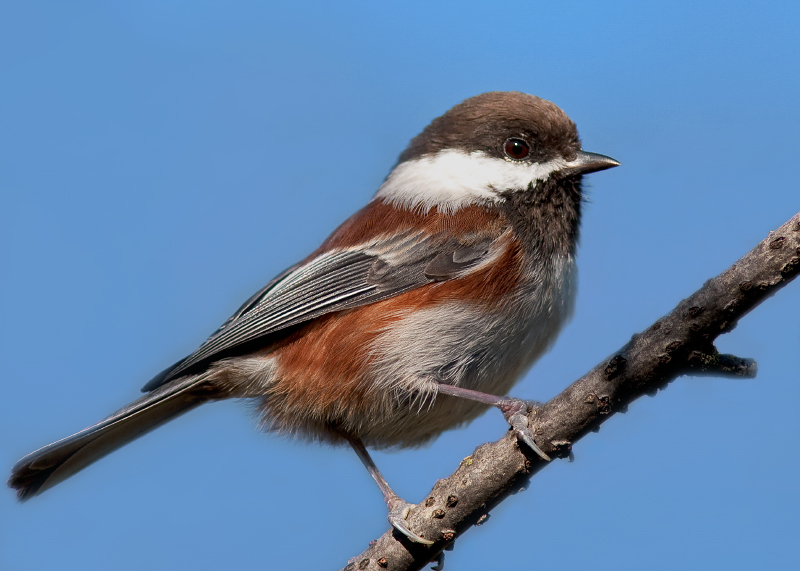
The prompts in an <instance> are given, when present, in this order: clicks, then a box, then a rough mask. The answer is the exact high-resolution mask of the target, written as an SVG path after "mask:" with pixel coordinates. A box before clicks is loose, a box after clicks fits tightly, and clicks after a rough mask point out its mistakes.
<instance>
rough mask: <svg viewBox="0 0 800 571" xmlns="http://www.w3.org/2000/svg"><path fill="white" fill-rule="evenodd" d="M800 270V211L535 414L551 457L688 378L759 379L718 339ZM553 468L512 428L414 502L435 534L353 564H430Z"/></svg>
mask: <svg viewBox="0 0 800 571" xmlns="http://www.w3.org/2000/svg"><path fill="white" fill-rule="evenodd" d="M798 273H800V214H797V215H795V216H794V217H793V218H791V219H790V220H789V221H788V222H787V223H786V224H784V225H783V226H781V227H780V228H779V229H778V230H776V231H775V232H771V233H770V234H769V236H767V238H766V239H765V240H763V241H762V242H761V243H759V244H758V245H757V246H756V247H755V248H753V249H752V250H751V251H750V252H749V253H748V254H746V255H745V256H744V257H743V258H741V259H740V260H739V261H738V262H736V263H735V264H734V265H732V266H731V267H730V268H728V269H727V270H725V271H724V272H723V273H721V274H720V275H718V276H717V277H715V278H713V279H710V280H708V281H707V282H706V283H705V284H704V285H703V287H701V288H700V289H699V290H698V291H697V292H695V293H694V294H693V295H691V296H690V297H688V298H686V299H684V300H683V301H681V302H680V303H679V304H678V306H677V307H676V308H675V309H674V310H673V311H672V312H670V313H669V314H668V315H666V316H664V317H662V318H661V319H659V320H658V321H656V322H655V323H654V324H653V325H651V326H650V327H649V328H647V330H645V331H644V332H643V333H639V334H636V335H634V336H633V337H632V338H631V340H630V341H629V342H628V343H627V344H626V345H625V346H624V347H622V348H621V349H620V350H619V351H617V352H616V353H614V355H613V356H612V357H611V358H610V359H608V360H606V361H604V362H602V363H600V364H599V365H597V366H596V367H595V368H594V369H592V371H590V372H589V373H588V374H586V375H585V376H583V377H581V378H580V379H578V380H577V381H576V382H574V383H573V384H572V385H570V386H569V387H567V389H565V390H564V391H563V392H562V393H561V394H559V395H558V396H556V397H555V398H554V399H552V400H551V401H549V402H548V403H546V404H544V405H543V406H541V407H540V408H538V409H536V410H535V411H533V413H532V414H531V415H530V418H529V420H530V422H531V423H532V427H533V429H534V434H535V435H536V441H537V443H538V444H540V446H541V447H542V449H543V450H544V451H545V452H547V453H548V454H550V455H551V456H558V457H562V458H563V457H567V456H569V453H570V449H571V446H572V443H573V442H576V441H577V440H579V439H580V438H581V437H582V436H584V435H585V434H587V433H588V432H590V431H592V430H596V429H597V428H598V427H599V426H600V425H601V424H602V423H603V422H605V421H606V420H607V419H608V418H610V417H611V416H612V415H614V414H615V413H617V412H624V411H625V409H626V407H627V406H628V404H630V403H631V402H632V401H634V400H635V399H637V398H639V397H640V396H642V395H644V394H655V393H656V392H657V391H658V390H659V389H663V388H664V387H665V386H666V385H667V384H668V383H669V382H670V381H672V380H673V379H675V378H676V377H678V376H681V375H695V376H697V375H713V376H724V377H748V378H749V377H753V376H755V374H756V364H755V362H754V361H752V360H751V359H743V358H740V357H736V356H733V355H724V354H720V353H719V352H718V351H717V349H716V347H714V340H715V339H716V338H717V337H718V336H719V335H721V334H723V333H727V332H729V331H731V330H732V329H733V328H734V327H735V326H736V324H737V322H738V321H739V319H741V318H742V317H743V316H744V315H746V314H747V313H748V312H749V311H750V310H751V309H753V308H754V307H755V306H756V305H758V304H759V303H761V302H762V301H764V300H765V299H767V298H768V297H770V296H772V295H773V294H774V293H775V292H776V291H778V290H779V289H780V288H782V287H783V286H784V285H786V284H787V283H789V282H790V281H791V280H792V279H794V278H795V277H796V276H797V274H798ZM546 465H547V463H546V462H544V461H543V460H541V459H540V458H539V457H538V456H536V455H535V454H534V453H532V452H530V451H528V450H521V449H520V448H519V446H518V445H517V443H516V439H515V438H514V437H513V436H512V435H511V434H507V435H506V436H505V437H504V438H502V439H500V440H499V441H497V442H493V443H489V444H484V445H482V446H480V447H478V448H477V449H476V450H475V453H474V454H473V455H472V456H470V457H468V458H466V459H464V460H463V461H462V462H461V465H460V466H459V467H458V469H457V470H456V471H455V472H454V473H453V474H452V475H451V476H450V477H448V478H446V479H444V480H439V481H438V482H437V483H436V485H435V486H434V487H433V490H431V492H430V494H428V498H427V499H426V500H425V501H424V502H422V503H421V504H419V505H418V506H417V507H416V508H414V509H413V510H412V512H411V514H410V515H409V524H410V527H411V528H412V529H414V530H415V532H417V533H420V534H421V535H422V536H424V537H427V538H439V539H438V541H437V542H436V544H435V545H433V546H432V547H426V546H423V545H418V544H413V543H410V542H409V541H408V540H406V539H405V538H403V537H398V534H396V533H393V532H392V531H388V532H386V533H385V534H384V535H383V536H381V537H380V538H379V539H378V540H377V541H374V542H372V543H371V544H370V547H369V548H368V549H367V550H366V551H364V552H363V553H361V554H360V555H358V556H357V557H354V558H353V559H351V560H350V562H349V563H348V565H347V567H346V568H345V569H347V570H348V571H350V570H356V569H358V570H363V569H375V570H384V569H389V570H392V571H395V570H404V569H420V568H422V567H424V566H425V565H426V564H428V563H430V562H431V561H435V560H436V559H437V558H438V557H439V555H440V554H441V552H442V550H443V549H446V548H447V546H449V545H450V544H451V543H452V542H453V541H454V540H455V539H456V538H457V537H458V536H459V535H460V534H462V533H463V532H464V531H465V530H466V529H468V528H469V527H470V526H472V525H480V524H481V523H482V522H483V521H485V519H486V518H487V517H488V514H489V511H490V510H491V509H492V508H493V507H494V506H495V505H497V504H498V503H499V502H501V501H502V500H503V499H505V498H506V497H507V496H508V495H509V494H511V493H513V492H515V491H517V490H520V489H522V488H524V487H526V486H527V484H528V481H529V479H530V477H531V476H532V475H533V474H535V473H536V472H538V471H539V470H540V469H542V468H543V467H545V466H546Z"/></svg>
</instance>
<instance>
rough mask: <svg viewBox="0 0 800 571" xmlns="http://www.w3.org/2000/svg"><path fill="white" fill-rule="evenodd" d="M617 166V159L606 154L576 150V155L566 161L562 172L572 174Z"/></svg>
mask: <svg viewBox="0 0 800 571" xmlns="http://www.w3.org/2000/svg"><path fill="white" fill-rule="evenodd" d="M618 166H619V161H616V160H614V159H612V158H611V157H607V156H606V155H601V154H599V153H587V152H586V151H578V156H577V157H575V159H574V160H571V161H570V162H568V163H567V166H566V168H564V169H563V171H562V172H566V173H569V174H572V175H575V174H588V173H590V172H597V171H604V170H606V169H610V168H614V167H618Z"/></svg>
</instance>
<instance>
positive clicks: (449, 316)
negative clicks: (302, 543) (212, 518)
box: [9, 92, 619, 543]
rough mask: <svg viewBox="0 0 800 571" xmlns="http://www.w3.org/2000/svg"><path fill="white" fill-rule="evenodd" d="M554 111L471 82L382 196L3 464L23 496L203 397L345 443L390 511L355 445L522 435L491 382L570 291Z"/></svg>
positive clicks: (588, 162) (392, 514)
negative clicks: (144, 376)
mask: <svg viewBox="0 0 800 571" xmlns="http://www.w3.org/2000/svg"><path fill="white" fill-rule="evenodd" d="M618 164H619V163H617V162H616V161H615V160H613V159H611V158H609V157H606V156H603V155H598V154H593V153H587V152H584V151H582V150H581V145H580V140H579V138H578V132H577V130H576V128H575V124H574V123H573V122H572V121H571V120H570V119H569V118H568V117H567V116H566V114H564V112H563V111H561V109H559V108H558V107H556V106H555V105H553V104H552V103H550V102H549V101H545V100H543V99H540V98H538V97H534V96H532V95H526V94H523V93H517V92H508V93H505V92H493V93H484V94H483V95H478V96H476V97H472V98H470V99H467V100H466V101H464V102H463V103H460V104H459V105H456V106H455V107H453V108H452V109H450V110H449V111H448V112H447V113H445V114H444V115H442V116H441V117H438V118H436V119H434V120H433V122H432V123H431V124H430V125H428V127H426V128H425V130H424V131H423V132H422V133H421V134H420V135H418V136H417V137H415V138H414V139H413V140H412V141H411V143H410V144H409V145H408V148H407V149H406V150H405V151H403V153H402V154H401V155H400V158H399V161H398V163H397V165H396V166H395V167H394V169H393V170H392V172H391V173H390V174H389V176H388V177H387V178H386V181H385V182H384V183H383V184H382V185H381V187H380V189H379V190H378V192H377V194H376V195H375V196H374V198H373V199H372V200H371V201H370V202H369V204H367V205H366V206H365V207H364V208H362V209H361V210H359V211H358V212H356V213H355V214H354V215H353V216H351V217H350V218H349V219H348V220H346V221H345V222H344V224H342V225H341V226H340V227H339V228H338V229H336V231H334V232H333V234H331V236H330V237H328V239H327V240H325V241H324V242H323V243H322V245H321V246H320V247H319V248H318V249H317V250H316V251H314V252H313V253H311V254H310V255H309V256H308V257H307V258H305V259H304V260H302V261H301V262H300V263H298V264H297V265H295V266H292V267H291V268H289V269H288V270H286V271H284V272H283V273H281V274H280V275H279V276H277V277H276V278H275V279H273V280H272V281H271V282H269V283H268V284H267V285H266V286H265V287H264V288H263V289H262V290H261V291H259V292H258V293H256V294H255V295H254V296H253V297H251V298H250V299H249V300H248V301H247V302H246V303H245V304H244V305H243V306H242V307H241V308H240V309H239V310H238V311H237V312H236V313H235V314H234V315H233V316H232V317H231V318H230V319H229V320H228V321H226V322H225V323H224V324H223V325H222V327H220V328H219V329H218V330H217V331H216V332H215V333H214V334H213V335H211V337H209V338H208V340H207V341H206V342H205V343H203V344H202V345H201V346H200V348H199V349H197V351H195V352H194V353H192V354H191V355H189V356H188V357H186V358H185V359H183V360H181V361H179V362H178V363H176V364H175V365H173V366H172V367H170V368H168V369H166V370H165V371H163V372H162V373H160V374H159V375H157V376H156V377H155V378H154V379H153V380H151V381H150V382H149V383H147V385H146V386H145V387H144V389H143V390H144V391H145V392H146V393H147V394H146V395H145V396H143V397H142V398H140V399H138V400H136V401H134V402H132V403H131V404H129V405H128V406H126V407H125V408H123V409H121V410H119V411H117V412H115V413H114V414H112V415H111V416H109V417H108V418H106V419H105V420H103V421H101V422H99V423H98V424H95V425H94V426H91V427H89V428H87V429H85V430H82V431H81V432H78V433H77V434H74V435H72V436H69V437H67V438H65V439H63V440H59V441H58V442H56V443H54V444H50V445H49V446H45V447H44V448H41V449H39V450H37V451H36V452H33V453H32V454H30V455H28V456H26V457H25V458H23V459H22V460H20V461H19V462H18V463H17V465H16V466H14V469H13V473H12V475H11V479H10V480H9V485H10V486H11V487H12V488H15V489H16V490H17V494H18V496H19V498H21V499H25V498H28V497H31V496H34V495H36V494H39V493H41V492H43V491H44V490H46V489H48V488H50V487H51V486H54V485H55V484H57V483H59V482H61V481H62V480H64V479H66V478H68V477H69V476H71V475H73V474H75V473H76V472H78V471H79V470H82V469H83V468H85V467H86V466H88V465H89V464H91V463H92V462H94V461H96V460H98V459H99V458H102V457H103V456H105V455H106V454H108V453H109V452H112V451H113V450H115V449H117V448H119V447H121V446H123V445H124V444H126V443H128V442H130V441H132V440H134V439H135V438H138V437H139V436H141V435H143V434H145V433H146V432H148V431H149V430H152V429H153V428H155V427H157V426H159V425H161V424H163V423H164V422H166V421H168V420H171V419H173V418H175V417H176V416H178V415H180V414H182V413H184V412H186V411H188V410H189V409H192V408H194V407H196V406H198V405H200V404H203V403H205V402H208V401H213V400H218V399H224V398H247V399H254V400H255V401H256V402H257V404H258V408H259V411H260V412H261V414H262V416H263V423H264V426H265V427H266V428H268V429H269V430H274V431H277V432H280V433H287V434H292V435H297V436H300V437H302V438H306V439H310V440H319V441H326V442H330V443H344V442H349V443H350V444H351V445H352V446H353V448H354V449H355V451H356V452H357V453H358V455H359V457H360V458H361V460H362V461H363V462H364V464H365V465H366V466H367V468H368V470H369V471H370V474H372V476H373V478H375V480H376V482H377V483H378V485H379V486H380V488H381V491H382V492H383V494H384V498H385V500H386V502H387V504H388V507H389V520H390V522H391V523H392V525H393V526H394V527H395V528H397V529H398V530H399V531H401V532H402V533H404V534H406V535H407V536H408V537H409V538H411V539H413V540H414V541H418V542H422V543H431V542H430V541H428V540H426V539H424V538H422V537H419V536H418V535H416V534H414V533H413V532H412V531H410V530H409V529H408V527H407V525H406V523H405V517H406V515H407V513H408V509H409V504H407V503H405V502H404V501H403V500H401V499H400V498H398V497H397V496H396V495H395V494H394V492H392V490H391V488H390V487H389V486H388V484H387V483H386V481H385V480H384V479H383V478H382V477H381V475H380V473H379V472H378V470H377V468H376V467H375V465H374V464H373V463H372V460H371V459H370V457H369V455H368V454H367V451H366V448H365V446H373V447H405V446H417V445H419V444H421V443H424V442H426V441H428V440H431V439H432V438H434V437H436V436H437V435H438V434H439V433H441V432H442V431H444V430H447V429H448V428H453V427H455V426H458V425H461V424H464V423H466V422H469V421H470V420H472V419H474V418H475V417H476V416H478V415H479V414H480V413H482V412H483V411H484V410H485V409H486V408H487V406H488V405H494V406H497V407H498V408H500V409H501V410H502V411H503V413H504V415H505V417H506V419H507V420H508V421H509V423H510V424H511V426H512V428H513V429H514V430H515V431H516V433H517V435H518V436H519V438H520V439H521V440H522V441H523V442H524V443H525V444H526V445H528V446H529V447H531V448H532V449H533V450H534V451H535V452H537V453H538V454H540V455H542V456H544V457H546V455H545V454H544V452H542V450H541V449H540V448H539V447H538V446H537V445H536V443H535V442H534V439H533V437H532V436H531V433H530V431H529V430H528V428H527V418H526V416H525V413H526V412H527V403H525V402H524V401H521V400H518V399H513V398H508V397H498V396H493V395H504V394H506V392H508V391H509V390H510V389H511V387H512V386H513V385H514V383H515V382H516V381H517V380H518V379H519V378H520V376H521V375H522V374H523V373H524V372H525V370H526V369H527V368H528V367H530V366H531V364H532V363H533V362H534V361H536V359H537V358H538V357H539V356H540V355H541V354H542V353H543V352H544V351H546V350H547V348H548V347H549V346H550V345H551V344H552V342H553V340H554V339H555V337H556V335H557V334H558V332H559V330H560V329H561V327H562V325H563V324H564V323H565V321H566V320H567V319H568V318H569V316H570V314H571V312H572V307H573V301H574V298H575V262H574V260H575V249H576V245H577V240H578V226H579V222H580V215H581V200H582V194H581V179H582V177H583V175H584V174H586V173H590V172H594V171H599V170H603V169H607V168H611V167H614V166H617V165H618Z"/></svg>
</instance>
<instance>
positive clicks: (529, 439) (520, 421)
mask: <svg viewBox="0 0 800 571" xmlns="http://www.w3.org/2000/svg"><path fill="white" fill-rule="evenodd" d="M496 406H497V408H499V409H500V410H501V411H502V413H503V416H504V417H505V418H506V421H508V424H510V425H511V429H512V430H513V431H514V434H516V435H517V438H518V439H519V440H521V441H522V442H524V443H525V444H526V445H527V446H528V448H530V449H531V450H533V451H534V452H536V454H537V455H538V456H539V457H540V458H541V459H542V460H546V461H547V462H549V461H550V456H548V455H547V454H545V453H544V451H543V450H542V449H541V448H539V447H538V446H537V445H536V442H534V441H533V433H532V432H531V429H530V426H529V422H528V412H529V411H531V410H533V409H535V408H537V407H538V406H539V403H537V402H534V401H524V400H522V399H518V398H514V397H503V398H502V399H501V401H500V402H498V403H497V405H496Z"/></svg>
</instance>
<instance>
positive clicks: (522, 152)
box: [503, 139, 531, 160]
mask: <svg viewBox="0 0 800 571" xmlns="http://www.w3.org/2000/svg"><path fill="white" fill-rule="evenodd" d="M503 150H504V151H505V152H506V156H507V157H508V158H510V159H514V160H520V159H524V158H525V157H527V156H528V155H530V154H531V148H530V147H529V146H528V143H526V142H525V141H523V140H522V139H509V140H508V141H506V144H505V145H504V146H503Z"/></svg>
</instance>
